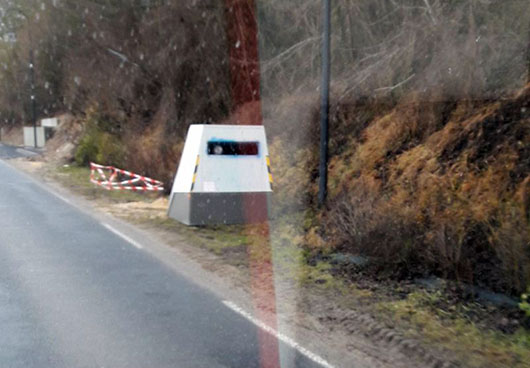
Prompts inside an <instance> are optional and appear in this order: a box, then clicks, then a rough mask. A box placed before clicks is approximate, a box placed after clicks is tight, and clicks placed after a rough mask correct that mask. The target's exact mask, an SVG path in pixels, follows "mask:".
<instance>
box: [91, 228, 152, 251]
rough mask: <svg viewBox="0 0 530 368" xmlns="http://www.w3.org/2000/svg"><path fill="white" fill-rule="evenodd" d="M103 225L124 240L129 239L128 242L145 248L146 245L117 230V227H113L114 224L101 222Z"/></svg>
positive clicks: (139, 247)
mask: <svg viewBox="0 0 530 368" xmlns="http://www.w3.org/2000/svg"><path fill="white" fill-rule="evenodd" d="M101 224H102V225H103V226H105V227H106V228H107V229H108V230H110V231H111V232H113V233H114V234H116V235H118V236H119V237H120V238H122V239H123V240H125V241H127V242H128V243H131V244H132V245H134V246H135V247H136V248H138V249H144V247H143V246H142V245H141V244H139V243H138V242H136V241H134V240H132V239H131V238H129V237H128V236H127V235H125V234H122V233H121V232H119V231H118V230H116V229H115V228H113V227H112V226H110V225H109V224H105V223H101Z"/></svg>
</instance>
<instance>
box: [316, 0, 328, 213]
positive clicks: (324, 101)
mask: <svg viewBox="0 0 530 368" xmlns="http://www.w3.org/2000/svg"><path fill="white" fill-rule="evenodd" d="M322 12H323V16H322V85H321V88H320V92H321V102H320V166H319V173H320V180H319V190H318V203H319V205H320V206H323V205H324V204H325V203H326V197H327V194H328V188H327V187H328V143H329V85H330V76H331V68H330V54H331V51H330V50H331V4H330V0H322Z"/></svg>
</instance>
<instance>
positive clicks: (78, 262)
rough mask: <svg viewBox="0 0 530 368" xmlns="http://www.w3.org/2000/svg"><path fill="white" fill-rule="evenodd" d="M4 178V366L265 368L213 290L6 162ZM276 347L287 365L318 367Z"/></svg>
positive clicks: (248, 335)
mask: <svg viewBox="0 0 530 368" xmlns="http://www.w3.org/2000/svg"><path fill="white" fill-rule="evenodd" d="M13 152H15V153H13ZM15 154H16V150H15V151H12V149H11V148H6V146H2V147H0V155H7V156H9V155H11V156H12V155H15ZM11 156H9V157H11ZM4 157H6V156H4ZM0 178H2V189H0V327H1V332H0V367H24V368H31V367H39V368H44V367H54V368H60V367H68V368H73V367H112V368H118V367H124V368H125V367H127V368H128V367H142V368H157V367H182V368H186V367H201V368H204V367H245V368H247V367H248V368H251V367H261V366H262V365H261V363H260V356H259V351H260V349H259V342H258V341H259V340H258V337H257V336H258V327H256V325H255V324H253V323H251V322H250V321H249V320H248V319H246V318H244V317H242V316H241V315H240V314H238V313H236V312H234V311H232V310H231V309H229V308H228V307H227V306H226V305H224V304H223V301H222V300H221V299H219V298H218V297H217V296H215V295H214V294H212V293H210V292H208V291H206V290H204V289H202V288H200V287H199V286H197V285H196V284H194V283H193V282H191V281H190V280H189V279H187V278H186V277H185V276H184V275H180V274H178V273H176V272H175V271H174V270H172V269H170V268H169V267H167V266H165V265H164V264H163V263H162V262H160V261H159V260H158V259H156V258H155V257H154V256H152V255H150V254H149V253H148V252H146V251H145V249H138V248H136V247H134V246H132V245H131V243H130V242H127V241H126V240H123V239H122V238H121V237H119V236H117V235H116V234H114V233H113V232H111V231H109V230H108V229H107V228H105V227H104V226H103V225H102V224H101V223H100V222H99V221H98V220H97V219H96V218H93V217H91V216H89V215H87V214H85V213H83V212H81V211H79V210H78V209H76V208H75V207H72V206H70V205H69V204H67V203H65V202H63V201H61V200H60V199H58V198H57V197H55V196H54V195H52V194H50V193H49V192H48V191H47V190H45V189H44V188H42V187H41V186H40V185H38V184H36V183H35V182H34V181H32V180H30V179H29V178H28V177H27V176H25V175H22V174H20V173H19V172H18V171H16V170H15V169H13V168H11V167H10V166H8V165H6V163H4V162H3V161H1V160H0ZM279 346H280V351H281V356H282V357H284V358H285V357H288V359H282V364H281V367H282V368H286V367H319V366H320V365H319V364H317V363H315V362H314V361H313V360H311V359H309V358H307V357H306V355H307V354H306V355H303V354H301V353H299V351H298V350H295V349H293V348H292V347H290V346H287V345H285V344H284V343H282V342H279Z"/></svg>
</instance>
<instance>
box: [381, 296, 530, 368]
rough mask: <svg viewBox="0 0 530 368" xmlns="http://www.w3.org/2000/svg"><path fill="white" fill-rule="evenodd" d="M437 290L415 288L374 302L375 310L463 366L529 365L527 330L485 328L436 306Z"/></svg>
mask: <svg viewBox="0 0 530 368" xmlns="http://www.w3.org/2000/svg"><path fill="white" fill-rule="evenodd" d="M440 298H443V295H442V293H440V292H427V291H418V292H413V293H411V294H409V295H408V297H407V298H406V299H403V300H399V301H386V302H380V303H378V304H377V310H378V311H379V312H381V313H382V314H383V315H385V316H386V317H387V318H389V320H390V321H391V323H392V324H395V325H396V327H398V328H399V329H400V330H402V331H405V334H406V335H407V336H408V337H413V338H416V339H419V340H421V341H423V342H425V343H427V344H431V345H433V346H439V347H442V348H444V349H448V350H449V351H451V352H453V353H454V357H455V358H457V360H458V361H460V362H461V363H463V365H464V366H466V367H473V368H475V367H476V368H479V367H481V368H482V367H514V368H515V367H529V366H530V332H529V331H525V330H524V329H520V330H518V331H517V332H516V333H515V334H512V335H510V334H503V333H500V332H498V331H494V330H485V329H484V328H480V327H478V326H477V325H475V324H474V323H473V322H472V321H470V320H469V319H468V318H466V316H465V315H464V314H462V313H460V312H458V310H457V309H458V308H457V307H456V306H455V307H454V309H455V310H453V311H451V312H447V311H446V310H442V309H438V308H437V307H436V305H437V302H438V301H439V299H440Z"/></svg>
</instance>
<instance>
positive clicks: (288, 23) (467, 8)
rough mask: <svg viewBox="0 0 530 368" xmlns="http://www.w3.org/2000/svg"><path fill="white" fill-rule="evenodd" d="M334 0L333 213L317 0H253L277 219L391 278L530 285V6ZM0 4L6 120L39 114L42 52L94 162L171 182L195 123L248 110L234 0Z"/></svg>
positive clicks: (44, 86) (315, 245)
mask: <svg viewBox="0 0 530 368" xmlns="http://www.w3.org/2000/svg"><path fill="white" fill-rule="evenodd" d="M333 3H334V9H333V16H332V17H333V25H334V32H333V53H332V54H333V55H332V56H333V68H332V70H333V97H332V101H333V108H332V114H333V116H332V122H331V123H332V127H331V131H332V137H331V142H330V150H331V152H330V153H331V164H330V198H329V203H328V206H327V208H325V209H323V210H319V209H318V208H316V206H315V204H314V200H315V193H316V190H317V188H316V179H317V166H316V163H317V158H318V157H317V156H316V155H317V153H316V152H317V149H316V143H317V142H318V129H317V126H318V124H317V123H318V122H317V116H318V109H317V106H318V103H317V101H318V92H317V87H318V82H319V73H320V66H319V62H320V60H319V59H320V57H319V41H320V38H319V32H320V17H319V10H320V1H318V0H310V1H307V0H292V1H281V0H257V1H256V4H257V8H258V12H257V14H258V23H259V28H260V56H261V67H262V70H261V72H262V78H261V80H262V93H263V100H262V104H263V113H264V121H265V125H266V126H267V129H268V132H269V136H270V140H271V152H272V157H273V166H274V170H275V177H276V181H277V183H276V188H277V190H276V211H275V216H276V219H280V220H283V219H293V218H296V219H301V221H302V224H301V225H300V227H302V228H303V230H302V232H303V233H304V236H305V237H304V240H303V241H301V242H300V244H301V245H302V246H304V247H306V248H307V249H310V250H312V251H313V252H314V253H319V252H321V253H323V252H333V251H340V252H343V253H351V254H354V255H358V254H361V255H365V256H369V257H371V258H372V259H373V263H372V265H373V269H374V272H376V273H378V272H382V271H384V272H386V274H388V271H390V274H391V275H393V276H394V277H398V278H403V277H415V276H423V275H427V274H429V275H432V274H434V275H439V276H441V277H444V278H452V279H457V280H461V281H464V282H466V283H472V284H475V285H481V286H486V287H488V288H491V289H494V290H498V291H502V292H506V293H511V294H520V293H522V292H523V291H524V290H525V288H526V286H527V285H528V284H529V281H530V245H529V242H530V225H529V221H530V214H529V212H530V204H529V202H530V199H529V198H530V193H529V191H530V176H529V175H530V163H529V160H530V148H529V147H530V132H529V125H530V110H528V109H530V106H529V104H530V87H525V85H526V82H527V79H528V74H529V73H528V72H529V63H528V52H529V51H528V50H530V48H529V46H528V43H529V40H528V34H529V32H530V28H529V25H530V9H529V8H528V4H527V1H526V0H505V1H476V0H451V1H445V0H393V1H386V0H339V1H334V2H333ZM0 4H2V5H1V9H2V10H3V17H2V24H1V29H2V32H3V33H4V34H9V33H10V32H14V33H15V34H16V37H17V42H15V43H9V42H3V43H1V49H2V55H1V56H0V60H1V63H2V66H3V68H2V69H1V70H0V79H1V80H2V84H1V87H0V89H1V93H0V114H1V117H0V120H1V122H2V123H3V124H4V125H9V124H11V125H13V124H17V123H20V122H22V121H28V120H29V117H30V111H31V109H30V104H29V91H30V88H29V87H30V86H29V79H28V73H27V61H28V57H29V50H30V49H33V50H34V53H35V59H36V60H35V64H36V71H37V82H36V95H37V101H38V114H39V116H45V115H53V114H56V113H60V112H70V113H72V114H74V115H75V116H76V118H77V119H78V120H80V121H82V122H83V124H84V132H85V133H84V136H83V138H82V139H81V140H80V142H79V149H78V151H77V155H76V159H77V161H78V162H79V163H86V162H87V161H88V160H91V159H92V160H97V161H101V162H103V163H108V164H117V165H121V166H124V167H127V168H128V169H130V170H133V171H138V172H142V173H144V174H146V175H149V176H153V177H156V178H159V179H161V180H164V181H165V182H167V183H168V184H170V182H171V180H172V176H173V173H174V170H175V167H176V165H177V163H178V158H179V154H180V150H181V149H182V144H183V142H182V139H183V137H184V133H185V132H186V129H187V127H188V125H189V124H190V123H193V122H203V121H208V122H213V121H217V122H229V121H231V120H232V119H235V120H242V119H243V118H242V116H243V115H241V116H239V117H234V116H233V115H230V113H231V111H232V110H233V108H234V106H232V102H231V96H230V83H231V78H230V77H231V76H230V70H229V67H228V65H229V50H228V47H227V42H228V41H227V35H226V28H227V27H226V19H225V15H226V13H225V11H226V10H225V8H224V2H222V1H221V2H219V1H213V0H196V1H186V2H183V1H163V0H151V1H140V0H137V1H136V0H135V1H129V0H127V1H126V0H112V1H104V0H79V1H72V0H54V1H52V0H42V1H39V2H34V1H29V0H24V1H16V2H15V1H10V0H2V1H1V2H0ZM8 10H9V11H8ZM167 187H168V188H169V187H170V185H167ZM297 226H298V225H297ZM298 240H299V238H298Z"/></svg>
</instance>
